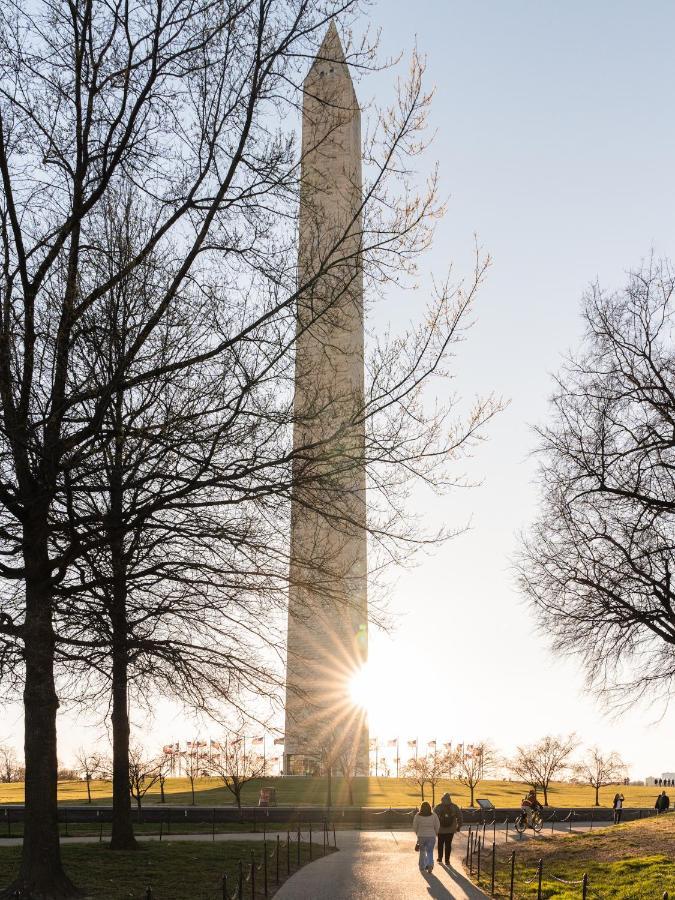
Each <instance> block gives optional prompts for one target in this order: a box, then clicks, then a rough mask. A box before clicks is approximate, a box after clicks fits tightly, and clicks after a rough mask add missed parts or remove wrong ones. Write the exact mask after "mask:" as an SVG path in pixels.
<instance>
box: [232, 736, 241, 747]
mask: <svg viewBox="0 0 675 900" xmlns="http://www.w3.org/2000/svg"><path fill="white" fill-rule="evenodd" d="M242 741H243V738H240V737H235V738H232V740H231V741H230V743H231V744H232V745H233V746H234V745H235V744H241V742H242Z"/></svg>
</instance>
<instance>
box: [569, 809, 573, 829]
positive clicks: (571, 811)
mask: <svg viewBox="0 0 675 900" xmlns="http://www.w3.org/2000/svg"><path fill="white" fill-rule="evenodd" d="M573 816H574V810H572V809H571V810H570V815H569V820H570V834H571V832H572V817H573Z"/></svg>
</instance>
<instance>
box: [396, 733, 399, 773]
mask: <svg viewBox="0 0 675 900" xmlns="http://www.w3.org/2000/svg"><path fill="white" fill-rule="evenodd" d="M398 760H399V749H398V738H396V777H397V778H398Z"/></svg>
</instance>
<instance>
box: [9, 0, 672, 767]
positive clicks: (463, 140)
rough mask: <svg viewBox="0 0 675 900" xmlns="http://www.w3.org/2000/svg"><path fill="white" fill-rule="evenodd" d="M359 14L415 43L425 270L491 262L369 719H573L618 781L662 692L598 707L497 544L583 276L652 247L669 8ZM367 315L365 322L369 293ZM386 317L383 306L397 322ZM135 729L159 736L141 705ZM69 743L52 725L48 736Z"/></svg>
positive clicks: (508, 551) (516, 733)
mask: <svg viewBox="0 0 675 900" xmlns="http://www.w3.org/2000/svg"><path fill="white" fill-rule="evenodd" d="M370 15H371V19H372V22H373V25H374V26H376V27H377V26H381V28H382V50H383V53H384V55H387V54H391V55H395V54H397V53H398V52H399V51H401V50H404V51H410V49H411V47H412V46H413V44H414V42H415V41H416V42H417V46H418V48H419V50H420V51H421V52H422V53H423V54H425V55H426V57H427V62H428V68H427V83H428V85H429V86H431V85H435V87H436V97H435V102H434V109H433V114H432V125H433V127H434V128H435V129H436V130H437V136H436V139H435V143H434V146H433V148H432V151H431V153H430V155H429V161H430V162H431V161H432V160H433V159H434V158H437V159H438V160H439V162H440V165H441V176H442V189H443V192H444V193H445V194H447V195H449V196H450V204H449V210H448V215H447V218H446V220H445V221H444V223H443V224H442V225H441V227H440V228H439V232H438V239H437V241H436V245H435V248H434V250H433V252H432V253H431V254H429V257H428V259H427V260H426V263H425V268H427V269H428V270H429V271H435V272H436V273H438V274H442V273H443V272H445V270H446V268H447V265H448V263H449V261H450V260H454V261H455V264H456V266H457V271H458V272H463V271H467V270H468V268H469V266H470V263H471V250H472V245H473V233H474V232H477V233H478V235H479V238H480V241H481V243H482V244H483V246H484V247H485V248H486V249H487V250H489V252H490V253H491V254H492V256H493V259H494V264H493V267H492V270H491V272H490V275H489V279H488V282H487V285H486V287H485V289H484V290H483V292H482V294H481V297H480V302H479V306H478V312H479V322H478V324H477V325H476V327H475V328H474V330H473V331H472V332H471V334H470V336H469V339H468V341H467V343H466V344H465V345H464V347H463V348H462V350H461V353H460V355H459V358H458V360H457V368H458V380H457V385H456V386H457V387H458V388H459V390H460V391H461V392H462V393H463V394H464V395H465V396H469V397H470V396H472V395H474V394H476V393H483V392H487V391H490V390H492V389H494V390H496V391H497V392H498V393H501V394H503V395H504V396H505V397H506V398H510V400H511V404H510V406H509V408H508V409H507V411H506V412H504V413H503V414H502V415H501V416H500V417H499V419H498V421H496V422H495V423H494V424H493V426H492V427H491V428H490V432H489V434H490V440H489V442H488V443H486V444H485V445H483V446H482V447H481V448H479V450H478V452H477V454H476V456H475V459H474V460H473V461H472V463H471V466H470V473H471V475H472V476H474V477H478V478H483V479H484V483H483V485H482V487H480V488H478V489H476V490H472V491H468V492H461V493H457V494H454V495H452V496H451V497H449V498H446V499H443V500H439V499H437V498H431V497H428V496H427V495H422V494H418V495H416V497H415V504H416V506H417V509H418V511H419V510H420V509H423V511H424V514H425V515H426V516H428V519H429V521H430V522H431V523H433V522H447V523H449V524H461V523H462V522H464V521H465V520H466V519H467V518H469V517H471V518H472V520H473V527H472V530H471V531H470V533H468V534H466V535H464V536H462V537H460V538H458V539H457V540H455V541H454V542H453V543H451V544H448V545H447V546H446V547H445V548H443V549H442V550H440V551H438V552H437V553H436V554H434V556H433V557H431V558H427V559H426V560H423V561H421V562H420V565H418V567H417V568H416V569H414V570H413V571H410V572H404V573H401V574H400V576H399V578H398V580H397V583H396V585H395V588H394V589H393V591H392V596H391V598H390V599H391V606H392V609H393V610H394V611H395V612H396V613H397V614H399V618H398V621H397V629H396V632H395V634H394V636H393V638H392V639H390V638H387V637H384V636H381V635H377V634H374V635H372V636H371V661H372V671H373V672H374V673H375V678H376V683H377V689H378V690H377V693H378V700H379V702H378V704H377V708H376V709H374V710H372V711H371V733H372V734H373V735H375V734H377V735H378V736H379V737H380V738H381V739H383V740H384V739H387V738H392V737H395V736H399V737H400V738H401V740H402V741H404V740H405V739H407V738H411V737H419V738H420V740H427V739H428V738H433V737H436V738H438V739H439V741H440V740H453V741H461V740H466V741H467V742H473V741H475V740H479V739H482V738H488V737H489V738H492V739H493V740H494V742H495V743H496V744H497V745H498V746H499V747H500V748H501V749H502V750H504V751H505V752H508V751H510V750H511V749H512V748H513V747H514V746H515V744H516V743H519V742H525V741H530V740H534V739H536V738H537V737H539V736H541V735H542V734H544V733H546V732H561V733H562V732H567V731H571V730H576V731H577V732H578V733H579V734H580V735H581V736H582V737H583V738H584V739H585V740H586V741H587V742H589V743H590V742H598V743H599V744H600V745H602V746H604V747H605V748H607V749H616V750H618V751H620V752H621V753H622V754H623V755H624V757H625V758H626V759H628V760H629V761H630V762H631V763H632V773H633V775H634V776H636V777H642V776H644V775H646V774H649V773H650V772H653V773H657V774H658V773H660V772H661V771H663V770H673V769H675V740H674V738H675V708H674V709H673V710H672V711H671V712H669V713H668V714H667V715H666V716H665V717H664V718H663V719H662V720H661V721H659V722H657V723H655V719H656V718H657V717H658V716H659V715H660V711H655V710H648V709H642V710H640V709H638V710H635V711H634V712H633V713H632V714H631V715H630V716H627V717H624V718H623V719H621V720H619V721H610V720H608V719H607V718H605V717H603V715H602V713H601V711H600V709H599V708H598V707H597V705H596V704H595V703H594V701H593V699H592V698H590V697H588V696H587V695H586V694H585V693H584V689H583V679H582V677H581V675H580V673H579V672H578V670H577V667H576V666H575V665H574V664H573V663H571V662H569V661H567V662H562V661H560V660H559V659H556V658H554V657H553V656H552V655H551V653H550V652H549V651H548V649H547V647H546V643H545V641H544V640H543V639H542V638H541V637H538V636H537V635H536V633H535V628H534V622H533V619H532V617H531V615H530V613H529V611H528V609H527V607H526V606H524V605H523V603H522V600H521V598H520V597H519V595H518V593H517V591H516V589H515V586H514V583H513V576H512V574H511V571H510V560H511V558H512V554H513V551H514V547H515V545H516V534H517V532H518V531H519V529H521V528H523V527H524V526H526V525H527V524H528V522H529V521H530V520H531V518H532V516H533V514H534V511H535V505H536V498H537V491H536V485H535V484H534V483H533V476H534V471H535V466H534V463H533V461H532V459H531V458H529V452H530V450H531V448H532V444H533V437H532V433H531V431H530V425H531V424H533V423H536V422H539V421H542V420H543V419H545V417H546V414H547V409H546V402H547V396H548V394H549V392H550V390H551V381H550V373H551V372H552V371H554V370H556V369H557V368H558V366H559V363H560V360H561V355H562V354H563V353H564V352H565V351H566V349H567V348H569V347H573V346H574V345H575V343H576V342H577V341H578V339H579V336H580V333H581V324H580V320H579V301H580V297H581V295H582V292H583V291H584V289H585V287H586V286H587V285H588V284H589V282H590V281H592V280H593V279H595V278H599V279H600V281H601V282H602V283H603V284H604V285H605V286H607V287H619V286H621V285H622V284H623V282H624V280H625V277H624V273H625V271H626V270H627V269H628V268H630V267H632V266H635V265H637V264H639V262H640V259H641V258H642V257H643V256H645V255H648V254H649V253H650V250H651V249H652V248H654V249H655V251H656V252H657V253H659V254H668V253H671V252H672V247H673V238H675V221H674V218H673V211H674V206H675V205H674V200H675V117H674V116H673V96H672V94H673V90H674V87H673V86H674V85H675V56H674V55H673V52H672V35H673V33H675V4H673V3H672V2H654V0H651V2H649V3H644V2H641V3H638V2H619V0H612V2H609V0H604V2H600V0H594V2H592V3H589V2H587V0H586V2H575V0H565V2H564V3H561V2H559V0H557V2H553V0H538V2H522V0H508V2H506V0H492V2H486V0H464V2H453V0H418V2H416V3H410V0H405V2H404V0H381V2H379V3H376V4H375V5H374V6H373V7H372V9H371V13H370ZM403 70H404V67H403V66H402V71H403ZM393 78H394V76H393V74H392V73H391V72H388V73H383V74H380V75H377V76H369V77H367V78H366V79H365V80H364V81H362V82H361V83H360V84H359V86H358V89H357V90H358V93H359V97H360V99H361V101H362V102H365V101H367V100H368V99H369V98H370V97H372V96H375V97H376V99H377V100H378V101H382V102H383V101H384V100H385V99H386V94H387V92H388V91H389V89H390V86H391V84H392V82H393ZM421 299H423V295H418V300H421ZM411 302H413V301H411ZM413 305H414V304H413ZM376 315H377V319H376V323H375V324H379V323H380V322H384V321H385V320H386V318H387V308H386V303H385V304H384V305H383V306H382V307H380V309H379V311H378V312H377V314H376ZM405 315H407V313H405V314H403V313H401V310H400V308H399V307H398V306H397V307H396V309H395V310H394V316H395V318H396V319H397V321H398V322H399V324H400V322H401V321H404V319H405ZM422 660H424V661H425V665H423V666H422V665H420V662H421V661H422ZM421 672H424V673H425V674H424V675H421V674H420V673H421ZM17 725H18V719H17V717H16V716H15V715H14V714H13V713H12V714H11V715H10V716H9V717H6V718H5V720H4V725H3V726H2V727H3V728H4V730H5V732H6V734H12V733H13V734H14V736H15V737H16V739H17V743H19V740H20V739H19V732H18V730H17ZM155 727H156V731H157V739H158V741H162V740H164V739H170V738H171V736H172V731H173V729H172V727H171V726H170V725H168V726H167V725H164V724H163V723H162V722H161V717H160V720H159V721H158V722H157V723H156V726H155ZM2 737H3V734H2V733H0V738H2ZM82 740H83V736H82V734H81V733H80V732H78V731H75V730H73V729H72V728H71V727H70V725H68V724H66V725H65V726H64V727H62V749H63V751H64V754H66V753H67V752H68V750H69V748H71V747H73V746H76V745H77V744H78V743H80V742H81V741H82ZM84 740H86V736H85V738H84Z"/></svg>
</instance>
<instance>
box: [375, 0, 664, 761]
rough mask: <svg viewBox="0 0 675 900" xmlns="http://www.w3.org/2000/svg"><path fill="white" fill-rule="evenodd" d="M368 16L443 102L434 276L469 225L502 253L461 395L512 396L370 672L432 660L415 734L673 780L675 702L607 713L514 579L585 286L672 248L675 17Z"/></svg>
mask: <svg viewBox="0 0 675 900" xmlns="http://www.w3.org/2000/svg"><path fill="white" fill-rule="evenodd" d="M372 19H373V22H374V23H379V24H381V26H382V48H383V50H384V51H385V53H395V52H397V51H398V50H399V49H401V48H409V47H410V46H411V45H412V44H413V42H414V41H415V39H416V41H417V45H418V47H419V49H420V51H421V52H423V53H424V54H425V55H426V57H427V63H428V68H427V78H428V82H429V83H430V84H433V85H435V86H436V90H437V93H436V99H435V104H434V111H433V114H432V123H433V125H434V126H435V128H436V129H437V132H438V134H437V137H436V140H435V144H434V147H433V155H434V156H435V157H437V158H438V159H439V161H440V163H441V175H442V184H443V190H444V192H447V193H448V194H450V196H451V202H450V206H449V211H448V215H447V218H446V220H445V222H444V223H443V225H442V226H441V228H440V230H439V234H438V240H437V241H436V246H435V248H434V251H433V252H432V253H431V254H430V257H429V260H428V264H429V267H430V268H431V269H435V270H436V271H441V270H443V269H444V267H445V265H446V262H447V260H448V259H449V258H452V259H455V260H456V261H457V263H458V265H459V268H460V270H461V269H464V270H466V268H467V266H468V265H469V263H470V251H471V247H472V240H473V238H472V235H473V232H474V231H476V232H478V234H479V237H480V240H481V243H482V244H483V245H484V246H485V248H486V249H487V250H489V251H490V253H491V254H492V256H493V258H494V265H493V268H492V270H491V273H490V275H489V278H488V283H487V285H486V287H485V290H484V291H483V293H482V295H481V299H480V303H479V317H480V319H479V323H478V325H477V327H476V328H475V330H474V331H473V333H472V334H471V335H470V337H469V340H468V342H467V344H466V345H465V346H464V347H463V349H462V352H461V355H460V358H459V361H458V362H459V368H460V376H459V386H460V388H461V390H462V391H463V392H464V393H473V392H476V391H487V390H489V389H491V388H494V389H496V390H497V391H499V392H502V393H503V394H504V395H505V396H506V397H510V398H511V405H510V407H509V409H508V410H507V411H506V412H505V413H503V414H502V416H501V417H500V419H499V421H498V422H495V423H494V426H493V427H492V428H491V431H490V434H491V439H490V441H489V443H488V444H486V445H485V446H483V447H482V448H481V449H480V450H479V452H478V453H477V455H476V458H475V460H474V462H473V464H472V467H471V471H472V473H475V474H476V475H477V476H479V477H480V476H484V485H483V486H482V487H481V488H480V489H479V490H476V491H472V492H468V493H464V494H461V495H456V496H455V497H454V498H449V499H446V500H443V501H433V500H429V499H428V498H426V502H427V503H428V510H429V512H430V514H431V515H433V516H434V517H436V518H437V519H439V520H440V519H443V520H446V521H450V522H453V521H455V520H456V521H460V520H461V519H462V517H463V516H465V515H468V514H472V515H473V522H474V527H473V530H472V532H471V533H470V534H468V535H466V536H464V537H461V538H459V539H458V540H457V541H455V542H454V543H453V544H451V545H448V546H447V547H446V548H445V549H443V550H442V551H441V552H439V553H438V554H437V555H436V556H435V558H434V559H433V560H430V561H427V562H425V563H424V565H423V566H421V567H420V568H418V569H417V570H416V571H415V572H414V573H411V574H406V575H404V576H403V577H402V578H401V579H400V580H399V584H398V587H397V589H396V593H395V596H394V598H393V604H394V606H395V607H396V608H397V609H398V610H400V611H401V612H403V611H404V610H406V609H408V610H409V613H408V615H407V616H406V618H405V619H404V620H403V622H402V623H401V625H400V627H399V631H398V633H397V635H396V638H395V642H394V645H393V646H391V645H389V644H388V642H384V641H379V640H378V639H377V638H374V641H373V645H374V646H373V660H374V663H376V662H377V658H378V655H379V656H381V657H382V659H383V660H384V659H396V658H399V659H400V658H405V659H406V660H407V661H408V667H407V671H406V672H405V675H401V676H396V677H397V680H398V681H401V682H404V681H406V682H407V683H410V682H411V681H414V675H413V672H414V671H415V664H414V662H413V660H412V659H411V658H410V657H411V653H410V647H411V645H412V646H414V647H416V648H417V650H416V651H414V652H413V654H412V655H413V656H414V655H417V654H428V655H430V656H431V657H433V659H434V660H435V662H434V667H435V674H436V677H435V679H434V680H432V681H431V683H430V684H429V685H428V686H427V687H426V688H425V689H424V690H423V691H422V690H420V689H419V688H418V689H417V690H413V691H411V694H410V697H409V701H408V709H406V710H405V712H404V711H402V712H401V716H402V718H406V719H408V720H409V722H410V724H409V727H408V728H407V729H406V731H414V730H419V732H420V736H424V735H427V736H429V737H433V736H435V735H436V733H438V737H439V738H440V737H447V738H452V739H455V740H461V739H462V738H465V739H466V740H467V741H471V740H473V739H475V738H481V737H487V736H491V737H492V738H493V739H494V740H495V742H496V743H497V744H498V745H499V746H501V747H502V748H503V749H504V750H505V751H508V750H509V749H510V748H512V747H513V746H514V745H515V744H516V743H518V742H522V741H528V740H533V739H535V738H537V737H538V736H540V735H541V734H542V733H544V732H546V731H554V732H564V731H571V730H576V731H578V732H579V734H580V735H581V736H582V737H583V738H584V739H585V740H587V741H589V742H593V741H598V742H599V743H600V744H601V745H604V746H605V747H607V748H608V749H616V750H619V751H620V752H622V753H623V755H624V756H625V757H626V758H627V759H628V760H630V761H631V762H632V763H633V769H632V770H633V774H634V776H644V775H646V774H648V773H649V772H657V773H660V772H661V771H662V770H672V769H673V767H674V766H675V741H674V738H675V708H674V709H673V710H672V711H671V712H670V713H669V714H668V715H667V716H666V717H665V719H664V720H663V721H662V722H660V723H659V724H657V725H652V722H653V720H654V718H655V717H656V716H657V715H658V713H657V712H656V711H655V710H651V711H650V710H643V711H636V712H635V713H633V714H632V715H631V716H630V717H626V718H624V719H622V720H620V721H618V722H610V721H608V720H607V719H606V718H603V717H602V716H601V714H600V712H599V710H598V707H597V706H596V705H595V703H594V702H593V701H592V699H590V698H588V697H586V696H585V694H584V691H583V679H582V677H581V675H580V674H579V673H578V672H577V669H576V666H575V665H574V664H573V663H570V662H566V663H562V662H560V661H559V660H557V659H555V658H554V657H553V656H552V655H551V654H550V653H549V652H548V650H547V649H546V648H545V645H544V644H543V642H542V641H541V639H540V638H537V637H534V636H533V632H534V626H533V620H532V618H531V616H530V613H529V611H528V610H527V608H526V607H524V606H523V604H522V601H521V599H520V597H519V596H518V594H517V592H516V590H515V587H514V584H513V578H512V575H511V573H510V571H509V566H510V557H511V555H512V553H513V550H514V547H515V534H516V532H517V531H518V530H519V529H520V528H522V527H523V526H525V525H527V523H528V521H529V520H530V519H531V517H532V515H533V512H534V507H535V503H536V486H535V485H534V484H533V476H534V468H535V467H534V463H533V461H532V460H531V459H530V458H529V456H528V454H529V451H530V450H531V447H532V444H533V436H532V433H531V431H530V430H529V428H528V423H535V422H538V421H541V420H543V419H544V418H545V416H546V412H547V410H546V399H547V396H548V394H549V392H550V390H551V381H550V373H551V372H552V371H554V370H555V369H557V368H558V366H559V363H560V360H561V355H562V354H563V353H564V352H565V351H566V349H567V348H568V347H571V346H573V345H574V344H575V343H576V342H577V341H578V340H579V337H580V334H581V323H580V320H579V301H580V297H581V294H582V292H583V291H584V289H585V287H586V286H587V285H588V284H589V282H590V281H592V280H593V279H595V278H596V277H597V278H599V279H600V281H601V282H602V283H603V284H604V285H606V286H607V287H619V286H620V285H622V283H623V282H624V272H625V271H626V270H627V269H628V268H630V267H633V266H635V265H637V264H639V262H640V259H641V258H642V257H644V256H646V255H648V254H649V253H650V250H651V248H652V247H653V248H654V249H655V250H656V252H657V253H659V254H672V253H673V243H674V240H673V239H674V238H675V219H674V215H673V213H674V208H675V204H674V200H675V117H674V116H673V112H672V110H673V86H674V85H675V55H674V54H673V52H672V36H673V33H675V4H673V3H667V2H648V3H638V2H591V3H589V2H574V0H565V2H550V0H542V2H523V0H509V2H497V0H493V2H487V0H464V2H439V0H419V2H417V3H414V4H412V3H410V2H403V0H386V2H385V0H381V2H379V3H377V4H376V6H375V7H374V9H373V12H372ZM383 77H386V76H381V77H380V80H382V78H383ZM359 90H360V93H361V94H362V93H364V92H365V85H361V86H360V88H359ZM447 653H450V655H451V656H452V658H453V660H455V664H454V665H453V667H452V668H453V669H454V670H455V672H456V674H454V675H452V674H449V670H448V665H447V663H446V662H445V658H446V655H447ZM439 719H440V720H443V721H444V724H442V725H441V724H437V723H438V721H439ZM413 722H415V725H413V724H412V723H413ZM378 724H379V723H378V722H377V721H376V717H374V721H373V725H374V726H377V725H378ZM388 727H389V724H388V723H387V722H385V723H382V725H381V727H380V728H377V727H376V728H375V730H382V729H385V728H388ZM411 736H414V735H411Z"/></svg>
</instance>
